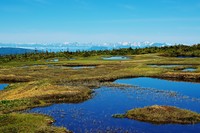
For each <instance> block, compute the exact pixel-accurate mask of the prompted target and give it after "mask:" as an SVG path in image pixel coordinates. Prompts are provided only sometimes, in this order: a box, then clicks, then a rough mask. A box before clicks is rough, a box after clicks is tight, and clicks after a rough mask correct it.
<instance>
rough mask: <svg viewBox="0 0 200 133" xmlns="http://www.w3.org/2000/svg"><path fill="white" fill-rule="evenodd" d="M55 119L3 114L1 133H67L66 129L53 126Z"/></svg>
mask: <svg viewBox="0 0 200 133" xmlns="http://www.w3.org/2000/svg"><path fill="white" fill-rule="evenodd" d="M52 122H53V119H52V118H51V117H48V116H43V115H37V114H19V113H11V114H3V115H0V132H1V133H66V132H69V131H67V130H66V129H65V128H57V127H53V126H51V123H52Z"/></svg>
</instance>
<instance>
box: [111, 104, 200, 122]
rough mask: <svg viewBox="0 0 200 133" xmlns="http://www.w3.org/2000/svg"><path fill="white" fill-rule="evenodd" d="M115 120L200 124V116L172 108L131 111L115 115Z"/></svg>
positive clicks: (145, 108) (155, 106)
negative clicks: (127, 119)
mask: <svg viewBox="0 0 200 133" xmlns="http://www.w3.org/2000/svg"><path fill="white" fill-rule="evenodd" d="M113 117H115V118H129V119H134V120H139V121H144V122H150V123H154V124H170V123H176V124H195V123H199V122H200V114H197V113H195V112H192V111H189V110H184V109H179V108H176V107H172V106H158V105H154V106H150V107H144V108H136V109H133V110H129V111H128V112H126V114H122V115H121V114H116V115H113Z"/></svg>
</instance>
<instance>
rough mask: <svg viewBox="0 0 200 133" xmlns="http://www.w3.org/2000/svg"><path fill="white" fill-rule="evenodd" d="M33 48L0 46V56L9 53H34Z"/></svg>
mask: <svg viewBox="0 0 200 133" xmlns="http://www.w3.org/2000/svg"><path fill="white" fill-rule="evenodd" d="M34 52H36V51H35V50H32V49H24V48H0V56H2V55H10V54H25V53H34Z"/></svg>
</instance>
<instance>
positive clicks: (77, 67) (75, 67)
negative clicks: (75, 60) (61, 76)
mask: <svg viewBox="0 0 200 133" xmlns="http://www.w3.org/2000/svg"><path fill="white" fill-rule="evenodd" d="M95 67H96V66H73V67H70V68H72V69H75V70H76V69H85V68H95Z"/></svg>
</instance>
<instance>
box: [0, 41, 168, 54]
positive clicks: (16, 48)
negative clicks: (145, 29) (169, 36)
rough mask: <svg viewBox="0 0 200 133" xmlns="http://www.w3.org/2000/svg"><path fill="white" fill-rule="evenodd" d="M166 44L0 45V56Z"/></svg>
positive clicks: (164, 44) (161, 45) (66, 43)
mask: <svg viewBox="0 0 200 133" xmlns="http://www.w3.org/2000/svg"><path fill="white" fill-rule="evenodd" d="M170 45H171V44H168V43H152V42H118V43H101V44H97V43H77V42H74V43H68V42H65V43H45V44H38V43H29V44H19V43H6V44H5V43H0V55H6V54H22V53H30V52H35V50H40V51H49V52H58V51H77V50H81V51H82V50H111V49H119V48H129V47H131V48H145V47H163V46H170Z"/></svg>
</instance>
